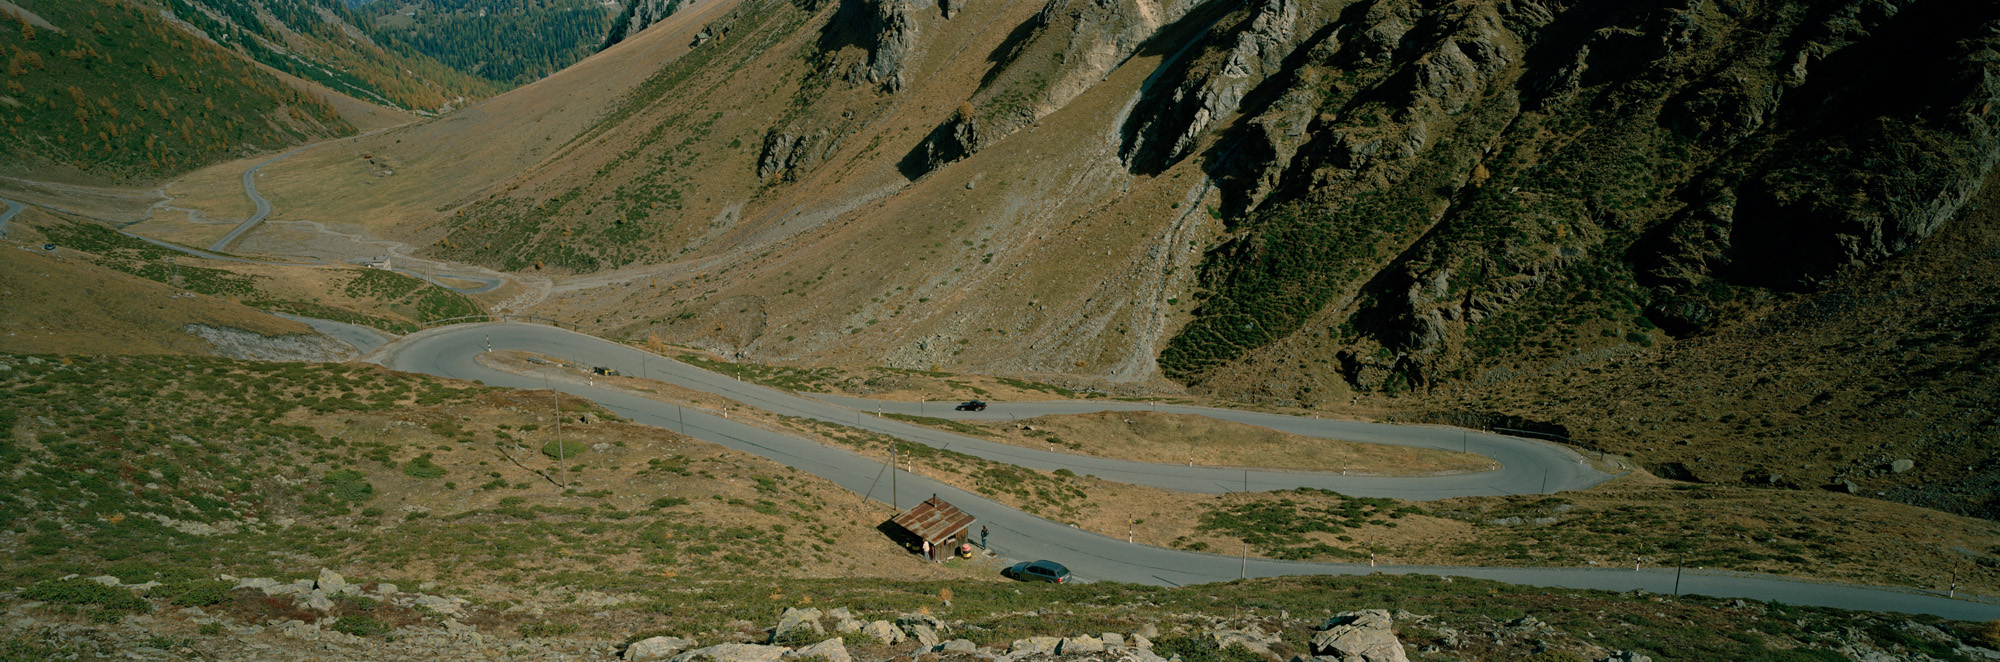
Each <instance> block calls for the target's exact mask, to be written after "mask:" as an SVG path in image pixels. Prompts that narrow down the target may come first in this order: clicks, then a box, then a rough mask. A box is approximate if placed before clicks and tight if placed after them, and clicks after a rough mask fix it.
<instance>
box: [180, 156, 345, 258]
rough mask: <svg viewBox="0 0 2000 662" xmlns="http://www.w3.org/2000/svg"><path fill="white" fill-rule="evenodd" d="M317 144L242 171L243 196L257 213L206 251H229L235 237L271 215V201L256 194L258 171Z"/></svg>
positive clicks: (274, 157)
mask: <svg viewBox="0 0 2000 662" xmlns="http://www.w3.org/2000/svg"><path fill="white" fill-rule="evenodd" d="M318 144H320V143H313V144H311V145H305V146H303V147H297V148H293V149H292V151H289V152H285V153H283V154H279V155H277V156H273V157H271V158H268V159H265V160H264V161H263V162H262V163H258V164H257V165H254V166H250V169H249V170H245V171H243V193H244V194H245V195H248V196H250V201H251V202H254V203H257V213H255V214H251V215H250V218H249V219H248V220H245V221H243V224H242V225H238V226H236V229H234V230H230V231H229V234H226V235H222V238H221V239H219V240H216V242H215V243H214V244H213V245H210V246H209V247H208V250H212V251H225V250H229V244H231V243H234V242H235V241H236V238H237V237H241V236H243V233H245V232H249V231H250V228H252V227H255V226H256V225H257V224H258V223H262V222H263V221H264V217H266V216H270V215H271V201H270V200H265V199H264V196H261V195H258V194H257V171H258V170H260V169H263V167H264V166H267V165H271V164H273V163H277V162H279V161H283V160H284V159H285V157H287V156H291V155H293V154H297V153H299V152H300V151H302V150H305V149H308V148H311V147H313V146H315V145H318Z"/></svg>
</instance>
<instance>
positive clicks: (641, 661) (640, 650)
mask: <svg viewBox="0 0 2000 662" xmlns="http://www.w3.org/2000/svg"><path fill="white" fill-rule="evenodd" d="M694 643H695V642H694V640H692V639H682V638H680V637H650V638H646V639H641V640H638V641H635V642H632V645H631V646H628V647H626V648H625V659H626V660H630V661H631V662H645V661H649V660H665V659H668V658H671V657H673V656H674V655H675V654H677V653H680V652H681V651H684V650H687V649H690V648H694Z"/></svg>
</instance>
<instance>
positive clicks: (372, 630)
mask: <svg viewBox="0 0 2000 662" xmlns="http://www.w3.org/2000/svg"><path fill="white" fill-rule="evenodd" d="M327 629H330V630H333V631H334V632H340V633H345V634H351V635H354V636H357V637H366V636H370V635H377V634H382V633H384V632H388V631H389V626H388V624H386V623H383V622H381V621H378V620H375V619H374V618H370V617H368V616H342V617H340V618H338V619H335V620H334V621H333V625H330V626H327Z"/></svg>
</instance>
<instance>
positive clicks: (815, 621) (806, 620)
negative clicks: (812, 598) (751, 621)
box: [771, 608, 826, 642]
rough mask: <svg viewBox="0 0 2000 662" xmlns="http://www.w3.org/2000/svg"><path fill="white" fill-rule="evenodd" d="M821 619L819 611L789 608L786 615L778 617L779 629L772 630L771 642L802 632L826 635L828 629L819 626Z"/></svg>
mask: <svg viewBox="0 0 2000 662" xmlns="http://www.w3.org/2000/svg"><path fill="white" fill-rule="evenodd" d="M819 617H820V611H819V610H818V609H810V608H808V609H791V608H787V609H786V610H785V614H784V615H783V616H779V617H778V627H776V628H773V629H772V630H771V641H773V642H776V641H779V640H782V639H784V638H785V637H786V636H788V635H791V634H792V633H794V632H798V631H801V630H807V631H811V632H812V634H826V629H825V628H822V627H820V625H819Z"/></svg>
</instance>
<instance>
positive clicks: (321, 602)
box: [301, 589, 333, 611]
mask: <svg viewBox="0 0 2000 662" xmlns="http://www.w3.org/2000/svg"><path fill="white" fill-rule="evenodd" d="M301 600H303V601H304V602H305V605H306V608H307V609H311V610H313V611H333V599H332V598H329V597H326V592H325V591H321V590H318V589H314V590H313V592H311V593H307V594H305V595H304V596H303V597H302V598H301Z"/></svg>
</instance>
